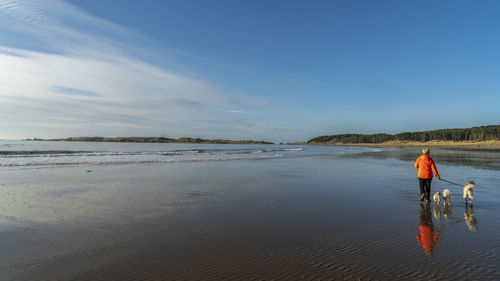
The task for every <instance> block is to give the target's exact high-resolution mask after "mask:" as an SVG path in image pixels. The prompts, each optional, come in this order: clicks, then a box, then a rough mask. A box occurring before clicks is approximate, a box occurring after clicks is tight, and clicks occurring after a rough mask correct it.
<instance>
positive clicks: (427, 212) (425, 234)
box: [417, 202, 441, 255]
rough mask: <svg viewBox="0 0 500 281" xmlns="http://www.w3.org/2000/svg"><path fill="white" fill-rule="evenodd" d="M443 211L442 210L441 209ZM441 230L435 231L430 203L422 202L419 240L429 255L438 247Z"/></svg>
mask: <svg viewBox="0 0 500 281" xmlns="http://www.w3.org/2000/svg"><path fill="white" fill-rule="evenodd" d="M439 213H441V211H439ZM439 232H440V230H438V231H436V232H434V224H433V223H432V214H431V207H430V204H429V203H428V202H427V203H426V204H425V205H424V204H422V203H421V204H420V225H419V226H418V234H417V241H418V244H419V245H420V246H422V248H424V250H425V253H426V254H427V255H431V254H432V250H433V249H434V248H435V247H436V244H437V242H438V240H439Z"/></svg>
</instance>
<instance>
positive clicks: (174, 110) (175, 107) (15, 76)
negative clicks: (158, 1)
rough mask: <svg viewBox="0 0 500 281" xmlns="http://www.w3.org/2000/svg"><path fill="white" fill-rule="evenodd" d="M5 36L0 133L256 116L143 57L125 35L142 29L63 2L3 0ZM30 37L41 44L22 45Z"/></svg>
mask: <svg viewBox="0 0 500 281" xmlns="http://www.w3.org/2000/svg"><path fill="white" fill-rule="evenodd" d="M2 35H5V36H9V38H10V39H11V41H12V42H17V45H19V46H21V47H19V46H16V44H14V43H13V44H11V45H9V46H6V45H2V43H1V42H0V125H1V127H2V128H4V132H2V133H3V134H5V136H0V137H2V138H3V137H18V138H25V137H33V136H37V137H63V136H73V135H106V136H119V135H160V134H161V135H167V136H172V137H175V136H193V135H200V136H210V137H231V136H234V137H240V136H245V137H248V136H250V135H251V134H253V133H255V132H256V129H255V128H254V124H253V123H252V122H249V121H242V120H240V119H236V118H228V117H227V116H225V115H224V114H223V113H222V112H226V113H227V112H228V111H230V112H232V113H234V112H242V110H231V108H235V107H236V108H244V107H245V103H243V102H240V103H238V102H235V101H234V99H233V98H230V97H228V96H227V95H225V94H223V93H220V92H219V91H218V90H217V89H216V88H215V87H214V86H212V85H209V84H207V83H205V82H202V81H199V80H197V79H194V78H192V77H188V76H186V75H181V74H178V73H175V72H173V71H167V70H165V69H162V68H160V67H158V66H154V65H151V64H149V63H146V62H144V61H143V60H141V59H140V58H139V57H137V56H134V55H132V54H131V53H130V52H128V50H130V49H132V48H133V49H134V50H136V49H137V48H142V47H140V44H139V45H136V46H129V44H130V41H128V40H130V39H131V38H132V39H134V40H135V41H139V42H142V41H141V40H142V39H143V38H142V37H141V35H139V34H138V33H137V32H135V31H132V30H128V29H125V28H123V27H120V26H118V25H116V24H113V23H110V22H107V21H104V20H101V19H98V18H95V17H92V16H90V15H88V14H86V13H85V12H83V11H82V10H80V9H78V8H77V7H75V6H72V5H70V4H68V3H65V2H62V1H58V0H50V1H30V2H28V1H17V0H16V1H6V0H0V36H2ZM30 40H32V41H36V42H40V43H41V46H42V47H41V48H37V47H36V46H30V47H29V48H28V47H25V46H24V45H29V42H30ZM144 51H146V52H147V50H144ZM251 103H252V102H250V103H249V106H254V105H253V104H251ZM221 109H222V110H221ZM193 116H196V118H193ZM9 130H10V131H9ZM234 133H236V135H232V134H234Z"/></svg>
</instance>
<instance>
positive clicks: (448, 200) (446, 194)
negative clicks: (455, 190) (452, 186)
mask: <svg viewBox="0 0 500 281" xmlns="http://www.w3.org/2000/svg"><path fill="white" fill-rule="evenodd" d="M451 194H452V193H451V191H450V190H449V189H448V188H447V189H445V190H443V203H444V205H445V206H446V205H448V206H450V205H451Z"/></svg>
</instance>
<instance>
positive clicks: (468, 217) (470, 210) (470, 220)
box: [464, 205, 477, 231]
mask: <svg viewBox="0 0 500 281" xmlns="http://www.w3.org/2000/svg"><path fill="white" fill-rule="evenodd" d="M464 220H465V224H466V225H467V227H468V228H469V229H470V230H472V231H476V230H477V220H476V217H475V216H474V207H473V206H472V205H470V206H469V205H465V212H464Z"/></svg>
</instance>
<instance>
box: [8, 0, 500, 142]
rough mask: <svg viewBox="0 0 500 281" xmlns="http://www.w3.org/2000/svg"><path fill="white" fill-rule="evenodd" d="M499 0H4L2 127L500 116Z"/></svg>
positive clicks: (440, 123) (223, 133) (238, 130)
mask: <svg viewBox="0 0 500 281" xmlns="http://www.w3.org/2000/svg"><path fill="white" fill-rule="evenodd" d="M499 14H500V3H498V2H497V1H474V2H473V1H399V0H398V1H374V0H371V1H368V0H367V1H355V0H350V1H348V0H344V1H333V0H332V1H271V0H269V1H243V0H239V1H202V0H198V1H192V0H183V1H168V0H166V1H159V0H158V1H153V0H146V1H131V0H120V1H97V0H86V1H76V0H74V1H59V0H50V1H14V0H12V1H11V0H0V128H1V129H2V131H1V133H0V138H4V139H8V138H16V139H18V138H31V137H41V138H51V137H68V136H81V135H92V136H94V135H100V136H141V135H143V136H144V135H145V136H160V135H161V136H167V137H183V136H187V137H202V138H231V139H263V140H271V141H275V142H288V141H305V140H308V139H310V138H312V137H316V136H319V135H328V134H336V133H377V132H385V133H399V132H403V131H419V130H429V129H439V128H456V127H470V126H480V125H489V124H500V122H499V121H500V110H498V107H499V105H500V94H499V90H498V89H500V80H499V79H498V77H500V75H499V74H500V68H499V65H500V55H499V52H498V50H500V39H499V37H498V31H499V30H500V17H498V15H499Z"/></svg>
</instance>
